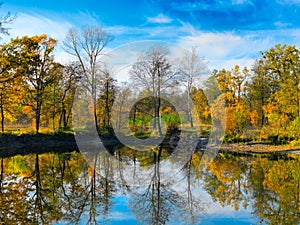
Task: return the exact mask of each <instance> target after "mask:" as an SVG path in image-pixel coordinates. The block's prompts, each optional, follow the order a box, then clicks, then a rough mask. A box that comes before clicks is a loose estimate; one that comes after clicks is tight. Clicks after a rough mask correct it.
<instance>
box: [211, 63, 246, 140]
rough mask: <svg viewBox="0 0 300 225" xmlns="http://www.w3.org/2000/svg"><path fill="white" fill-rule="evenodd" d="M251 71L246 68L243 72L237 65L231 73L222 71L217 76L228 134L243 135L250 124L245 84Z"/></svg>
mask: <svg viewBox="0 0 300 225" xmlns="http://www.w3.org/2000/svg"><path fill="white" fill-rule="evenodd" d="M248 77H249V71H248V69H247V68H246V67H245V68H244V69H243V70H242V71H241V70H240V68H239V66H238V65H236V66H235V67H234V68H233V69H232V70H231V71H230V70H225V69H222V70H220V71H219V72H218V73H217V74H216V80H217V82H218V86H219V89H220V91H221V93H222V94H221V97H222V98H223V99H224V101H225V106H226V117H227V122H226V132H227V133H228V134H234V135H236V134H239V135H240V134H242V132H243V129H244V128H245V127H247V125H248V124H249V121H250V119H249V110H248V106H247V104H246V102H245V91H246V90H245V87H246V86H245V83H246V81H247V78H248Z"/></svg>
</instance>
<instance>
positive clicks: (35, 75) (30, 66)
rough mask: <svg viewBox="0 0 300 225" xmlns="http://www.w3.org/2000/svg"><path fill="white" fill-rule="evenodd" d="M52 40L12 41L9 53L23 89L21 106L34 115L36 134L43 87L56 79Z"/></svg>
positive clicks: (34, 37) (21, 39)
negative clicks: (31, 109) (26, 106)
mask: <svg viewBox="0 0 300 225" xmlns="http://www.w3.org/2000/svg"><path fill="white" fill-rule="evenodd" d="M55 46H56V40H55V39H53V38H50V37H48V36H47V35H46V34H43V35H39V36H32V37H28V36H23V37H21V38H15V39H12V40H11V42H10V43H9V50H10V51H9V52H8V53H7V54H9V55H10V56H11V57H12V56H13V57H14V59H15V60H17V63H16V64H17V65H18V66H16V67H15V68H14V71H13V72H14V73H15V74H21V76H22V84H23V88H24V90H25V92H24V93H25V96H23V97H24V99H23V103H24V104H25V105H30V106H31V107H32V108H33V110H34V112H35V123H36V133H37V134H38V133H39V128H40V117H41V109H42V105H43V101H44V95H45V90H46V88H47V87H48V86H49V85H50V84H51V83H53V82H54V81H55V79H56V78H57V73H58V68H60V67H61V65H60V64H58V63H55V62H54V58H53V51H54V48H55Z"/></svg>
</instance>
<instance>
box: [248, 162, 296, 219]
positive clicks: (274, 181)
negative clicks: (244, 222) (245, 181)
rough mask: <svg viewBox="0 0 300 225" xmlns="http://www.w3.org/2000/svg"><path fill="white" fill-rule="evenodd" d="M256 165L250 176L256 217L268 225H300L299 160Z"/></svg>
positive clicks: (254, 163) (258, 163)
mask: <svg viewBox="0 0 300 225" xmlns="http://www.w3.org/2000/svg"><path fill="white" fill-rule="evenodd" d="M252 165H253V168H255V169H254V172H253V173H251V175H250V180H251V182H252V184H253V185H252V188H253V197H254V199H255V201H254V204H253V208H254V214H256V215H257V216H259V217H261V218H262V219H266V220H267V223H268V224H299V222H300V211H299V210H300V202H299V193H300V164H299V159H297V160H291V161H284V160H279V161H270V160H266V159H264V160H261V161H255V162H253V163H252ZM257 171H261V173H259V172H257ZM262 177H263V179H261V178H262ZM259 178H260V180H259ZM259 181H261V182H259ZM262 196H263V198H262Z"/></svg>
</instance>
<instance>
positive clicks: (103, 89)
mask: <svg viewBox="0 0 300 225" xmlns="http://www.w3.org/2000/svg"><path fill="white" fill-rule="evenodd" d="M99 89H100V91H99V92H100V94H99V98H98V99H97V102H98V105H99V109H98V113H97V115H99V123H98V125H100V124H101V125H102V127H103V128H104V129H107V128H109V127H111V108H112V105H113V103H114V100H115V92H116V80H115V79H114V78H113V77H112V75H111V72H110V71H109V70H108V69H105V70H104V71H103V76H102V78H101V86H99Z"/></svg>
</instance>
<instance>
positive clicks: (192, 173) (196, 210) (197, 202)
mask: <svg viewBox="0 0 300 225" xmlns="http://www.w3.org/2000/svg"><path fill="white" fill-rule="evenodd" d="M199 162H200V160H199V153H198V154H194V155H192V157H191V159H190V160H189V161H188V162H187V163H186V164H185V166H184V167H183V171H184V174H185V179H184V180H185V181H186V193H187V197H186V198H185V199H186V203H185V211H186V212H187V213H186V218H185V221H186V222H187V224H196V223H197V221H198V220H199V219H200V218H199V217H200V216H201V212H204V210H205V208H204V205H203V202H202V201H201V199H198V198H197V197H195V196H194V195H193V191H192V188H193V187H194V186H195V182H196V181H197V176H198V172H199V171H198V169H199Z"/></svg>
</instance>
